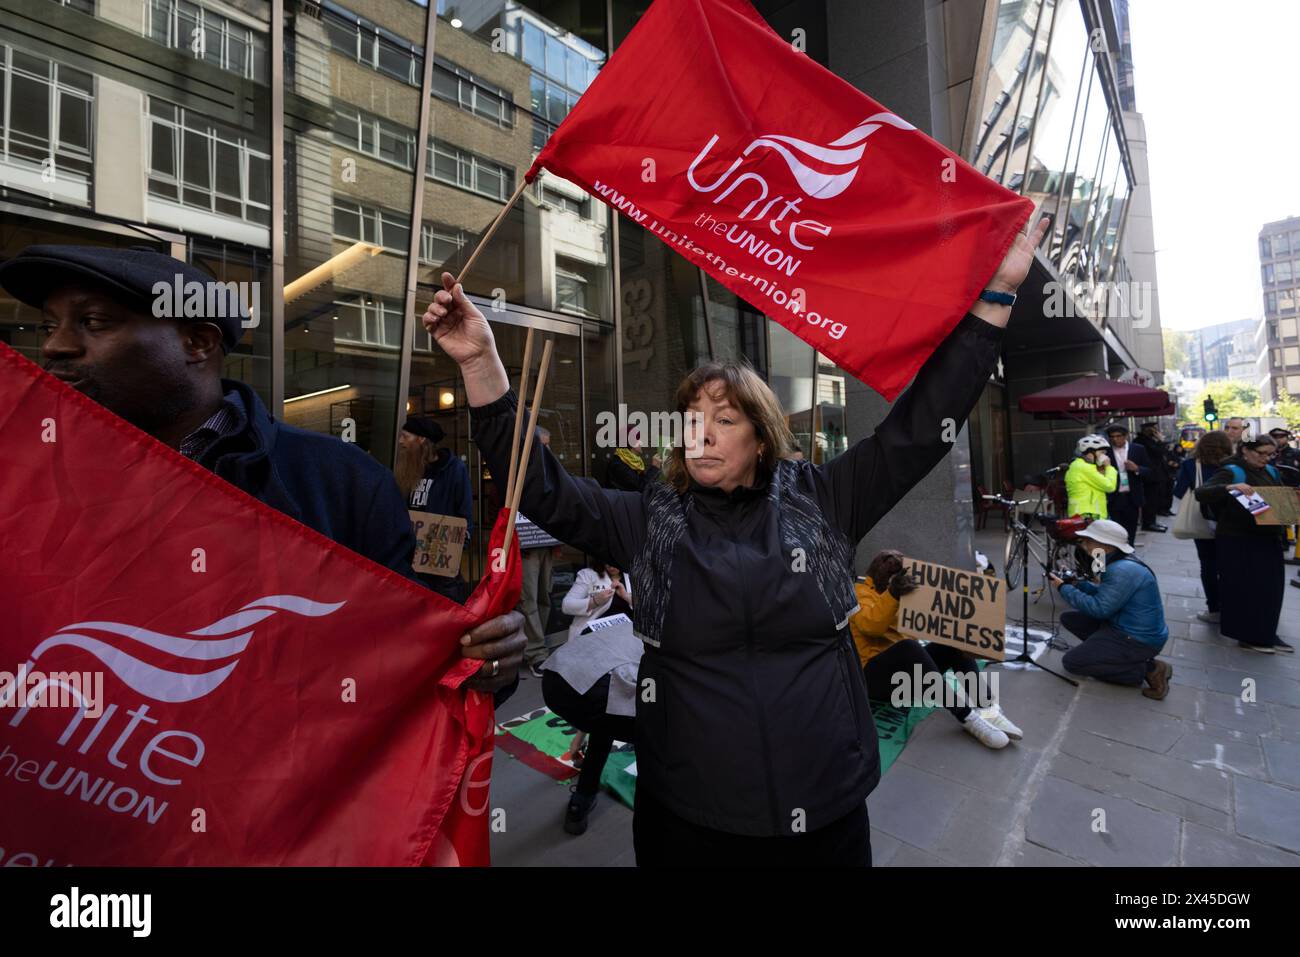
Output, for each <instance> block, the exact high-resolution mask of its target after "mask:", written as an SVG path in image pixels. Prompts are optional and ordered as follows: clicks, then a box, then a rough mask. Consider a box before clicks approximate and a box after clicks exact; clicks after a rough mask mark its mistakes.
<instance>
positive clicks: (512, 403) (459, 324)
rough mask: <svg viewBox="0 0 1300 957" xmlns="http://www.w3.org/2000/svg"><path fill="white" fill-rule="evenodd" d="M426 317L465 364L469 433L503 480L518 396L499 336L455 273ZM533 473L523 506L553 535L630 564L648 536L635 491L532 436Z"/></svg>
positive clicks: (440, 341)
mask: <svg viewBox="0 0 1300 957" xmlns="http://www.w3.org/2000/svg"><path fill="white" fill-rule="evenodd" d="M442 282H443V287H444V288H443V289H442V290H440V291H439V292H438V293H436V294H435V295H434V298H433V302H432V303H431V304H430V306H429V309H428V311H427V312H425V314H424V317H423V320H422V321H423V323H424V328H425V329H426V330H428V331H429V333H430V335H432V336H433V338H434V341H436V342H437V343H438V345H439V346H440V347H441V348H442V350H443V351H444V352H446V353H447V355H449V356H450V357H451V358H452V359H454V360H455V361H456V363H457V365H459V366H460V371H461V375H462V376H464V379H465V395H466V398H467V399H468V400H469V404H470V432H471V435H472V437H473V439H474V444H475V445H477V446H478V448H479V451H480V452H481V453H482V455H483V458H484V460H485V461H486V462H487V464H488V467H489V468H490V469H491V470H492V475H493V476H495V477H496V479H497V481H502V482H503V481H504V479H505V477H506V475H507V474H509V470H510V440H511V437H512V436H513V435H514V427H515V409H516V408H517V406H518V398H517V396H516V395H515V393H514V391H513V390H512V389H511V388H510V380H509V378H508V377H507V375H506V370H505V366H503V365H502V364H501V358H500V356H499V355H498V354H497V348H496V339H495V338H494V337H493V335H492V328H491V326H489V325H488V321H487V319H486V318H485V317H484V316H483V313H482V312H480V311H479V310H478V307H476V306H475V305H474V304H473V303H472V302H470V301H469V299H467V298H466V296H465V293H464V290H463V289H461V287H460V285H459V284H457V283H456V282H455V280H454V278H453V277H452V275H451V273H446V272H445V273H443V274H442ZM531 441H532V443H533V450H532V452H531V453H530V454H529V456H528V472H527V474H525V475H524V477H523V490H522V493H521V495H520V500H519V511H520V512H521V513H523V514H524V515H525V516H527V517H528V518H529V519H530V520H531V521H533V522H535V523H536V524H537V525H538V526H539V527H540V528H542V529H543V530H545V531H546V532H547V533H549V534H550V535H552V536H554V537H555V538H557V539H559V540H560V541H562V542H564V543H565V544H568V545H572V546H573V547H575V548H580V549H582V550H583V551H585V552H589V553H591V554H593V555H596V556H597V557H599V558H602V559H604V560H605V561H608V562H612V563H613V564H615V565H617V566H618V567H619V568H630V567H631V566H632V559H633V557H635V555H636V554H637V552H638V551H639V549H640V546H641V543H642V542H643V541H644V540H645V509H644V506H643V504H642V500H641V496H640V495H639V494H637V493H635V492H613V491H609V490H607V489H603V488H601V487H600V486H599V485H598V484H597V483H596V481H595V480H594V479H588V478H576V477H574V476H572V475H570V474H569V473H568V471H566V470H565V468H564V466H563V465H561V464H560V462H559V460H558V459H556V458H555V456H553V455H552V454H551V452H550V450H549V449H547V448H546V446H544V445H543V444H542V442H541V439H540V438H538V436H537V435H533V436H532V437H531Z"/></svg>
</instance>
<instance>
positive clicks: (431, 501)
mask: <svg viewBox="0 0 1300 957" xmlns="http://www.w3.org/2000/svg"><path fill="white" fill-rule="evenodd" d="M407 506H408V507H409V508H413V509H417V510H418V511H421V512H432V513H433V514H435V515H455V516H457V517H458V518H463V519H465V522H466V525H465V537H466V539H467V540H468V538H469V536H470V535H472V534H473V532H474V499H473V497H472V496H471V494H470V488H469V470H468V469H467V468H465V463H464V462H462V461H461V459H460V456H459V455H456V454H455V453H454V452H452V451H451V449H448V448H441V449H438V455H437V457H436V458H435V459H434V460H433V461H432V462H430V463H429V464H428V465H426V466H425V467H424V478H423V479H421V480H420V481H419V482H417V483H416V485H415V488H413V489H411V497H410V498H409V499H407Z"/></svg>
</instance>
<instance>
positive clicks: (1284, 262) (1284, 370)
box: [1259, 216, 1300, 401]
mask: <svg viewBox="0 0 1300 957" xmlns="http://www.w3.org/2000/svg"><path fill="white" fill-rule="evenodd" d="M1259 264H1260V265H1259V269H1260V281H1261V282H1262V284H1263V286H1264V335H1263V336H1262V337H1261V340H1262V341H1261V345H1262V346H1263V348H1264V350H1265V360H1266V365H1267V372H1266V373H1265V374H1264V376H1263V379H1264V382H1265V390H1266V393H1267V394H1265V395H1263V398H1264V400H1265V401H1270V400H1273V399H1276V398H1277V397H1278V396H1279V395H1280V394H1281V393H1282V391H1283V390H1285V391H1286V392H1287V393H1289V394H1290V395H1292V396H1300V334H1298V332H1300V330H1297V328H1296V327H1297V321H1298V320H1297V312H1296V306H1297V298H1300V297H1298V296H1297V292H1298V290H1297V288H1296V287H1297V286H1300V217H1298V216H1291V217H1289V218H1287V219H1283V220H1279V221H1278V222H1275V223H1265V224H1264V226H1263V228H1262V229H1260V231H1259ZM1265 390H1261V391H1265Z"/></svg>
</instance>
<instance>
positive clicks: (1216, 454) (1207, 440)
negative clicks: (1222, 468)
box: [1192, 431, 1233, 465]
mask: <svg viewBox="0 0 1300 957" xmlns="http://www.w3.org/2000/svg"><path fill="white" fill-rule="evenodd" d="M1232 451H1233V449H1232V439H1230V438H1228V433H1227V432H1217V431H1216V432H1206V433H1205V434H1204V435H1202V436H1201V437H1200V439H1199V440H1198V441H1197V443H1196V448H1195V449H1194V450H1193V451H1192V454H1193V455H1194V456H1195V457H1196V460H1197V461H1198V462H1200V463H1201V464H1202V465H1222V464H1223V462H1224V460H1225V459H1230V458H1232Z"/></svg>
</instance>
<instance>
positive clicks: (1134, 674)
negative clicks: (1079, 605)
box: [1061, 611, 1160, 686]
mask: <svg viewBox="0 0 1300 957" xmlns="http://www.w3.org/2000/svg"><path fill="white" fill-rule="evenodd" d="M1061 626H1062V627H1064V628H1065V629H1066V630H1067V631H1069V632H1071V633H1072V634H1073V635H1074V636H1075V637H1077V638H1082V639H1083V644H1081V645H1076V646H1075V647H1073V648H1071V649H1070V650H1069V651H1067V652H1066V653H1065V656H1064V657H1063V658H1062V659H1061V664H1063V665H1065V670H1066V671H1069V672H1073V673H1074V674H1076V675H1086V676H1088V677H1090V678H1096V679H1097V680H1099V681H1109V682H1111V683H1112V684H1117V685H1129V686H1137V685H1140V684H1142V679H1144V678H1145V677H1146V675H1147V672H1148V671H1150V670H1151V668H1152V664H1151V662H1152V661H1153V660H1154V659H1155V656H1156V655H1158V654H1159V653H1160V649H1158V648H1156V647H1155V646H1154V645H1148V644H1147V643H1146V642H1143V641H1138V640H1137V639H1136V638H1130V637H1129V636H1128V635H1125V634H1122V633H1120V632H1118V631H1116V630H1115V629H1114V628H1112V627H1111V626H1110V624H1108V623H1107V622H1104V621H1100V620H1099V619H1096V618H1093V617H1092V616H1091V615H1085V614H1084V613H1083V612H1081V611H1063V612H1061Z"/></svg>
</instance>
